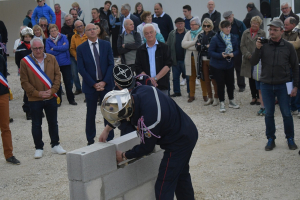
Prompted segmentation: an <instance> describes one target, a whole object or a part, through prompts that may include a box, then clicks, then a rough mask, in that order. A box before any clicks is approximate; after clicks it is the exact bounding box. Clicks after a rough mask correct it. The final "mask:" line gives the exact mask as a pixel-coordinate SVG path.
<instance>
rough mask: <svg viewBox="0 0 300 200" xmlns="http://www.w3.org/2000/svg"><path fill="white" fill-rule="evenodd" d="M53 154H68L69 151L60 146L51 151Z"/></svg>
mask: <svg viewBox="0 0 300 200" xmlns="http://www.w3.org/2000/svg"><path fill="white" fill-rule="evenodd" d="M51 152H52V153H57V154H59V155H62V154H66V153H67V151H66V150H64V149H63V148H62V147H61V146H60V145H56V146H54V147H53V148H52V150H51Z"/></svg>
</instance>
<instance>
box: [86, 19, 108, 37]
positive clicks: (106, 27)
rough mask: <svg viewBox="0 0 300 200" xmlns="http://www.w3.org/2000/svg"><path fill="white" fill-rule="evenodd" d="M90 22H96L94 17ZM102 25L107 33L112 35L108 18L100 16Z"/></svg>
mask: <svg viewBox="0 0 300 200" xmlns="http://www.w3.org/2000/svg"><path fill="white" fill-rule="evenodd" d="M90 23H92V24H95V22H94V20H93V19H92V21H91V22H90ZM100 25H101V26H102V27H103V28H104V29H105V31H106V33H107V35H110V32H109V26H108V21H107V20H106V19H102V18H101V17H100Z"/></svg>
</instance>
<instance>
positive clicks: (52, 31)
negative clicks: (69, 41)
mask: <svg viewBox="0 0 300 200" xmlns="http://www.w3.org/2000/svg"><path fill="white" fill-rule="evenodd" d="M57 31H58V30H56V29H54V30H51V31H50V33H54V32H57Z"/></svg>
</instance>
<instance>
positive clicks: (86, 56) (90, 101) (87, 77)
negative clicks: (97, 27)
mask: <svg viewBox="0 0 300 200" xmlns="http://www.w3.org/2000/svg"><path fill="white" fill-rule="evenodd" d="M98 44H99V56H100V68H101V72H102V77H103V78H102V80H100V81H104V82H105V83H106V85H105V89H104V91H96V89H95V88H94V84H96V83H97V82H99V81H97V77H96V64H95V61H94V57H93V54H92V52H91V48H90V46H89V43H88V41H86V42H84V43H82V44H81V45H79V46H78V47H77V50H76V52H77V65H78V69H79V73H80V75H81V76H82V79H83V81H82V92H83V93H85V98H86V106H87V114H86V127H85V130H86V137H87V140H88V144H93V143H94V138H95V136H96V124H95V118H96V111H97V100H98V97H100V102H102V99H103V97H104V96H105V95H106V93H107V92H109V91H111V90H112V89H113V88H114V86H115V84H114V79H113V67H114V58H113V53H112V49H111V46H110V43H109V42H107V41H104V40H99V39H98ZM104 124H105V125H106V124H107V121H106V120H104ZM113 137H114V132H113V131H111V132H110V133H109V136H108V138H107V140H111V139H113Z"/></svg>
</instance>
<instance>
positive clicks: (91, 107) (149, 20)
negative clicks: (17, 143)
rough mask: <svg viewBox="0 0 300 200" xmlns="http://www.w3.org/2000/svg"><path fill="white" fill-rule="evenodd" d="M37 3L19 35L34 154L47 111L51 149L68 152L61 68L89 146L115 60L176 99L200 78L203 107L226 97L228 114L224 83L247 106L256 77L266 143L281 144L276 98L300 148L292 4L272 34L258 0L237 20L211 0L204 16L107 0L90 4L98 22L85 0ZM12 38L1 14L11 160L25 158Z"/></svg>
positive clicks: (0, 118) (254, 94) (297, 41)
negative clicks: (17, 135)
mask: <svg viewBox="0 0 300 200" xmlns="http://www.w3.org/2000/svg"><path fill="white" fill-rule="evenodd" d="M37 4H38V5H37V7H36V8H35V9H33V10H29V11H28V12H27V14H26V17H25V19H24V20H23V25H22V26H21V27H20V38H19V39H17V40H16V41H15V43H14V53H15V63H16V65H17V67H18V75H19V76H20V80H21V87H22V89H23V90H24V96H23V105H22V108H23V111H24V112H25V115H26V119H27V120H32V135H33V139H34V144H35V148H36V152H35V154H34V158H41V157H42V155H43V146H44V143H43V141H42V130H41V123H42V118H43V117H45V116H46V119H47V122H48V126H49V134H50V137H51V146H52V152H53V153H58V154H65V153H66V151H65V150H64V149H63V148H62V146H61V145H60V144H59V135H58V125H57V109H58V107H60V106H61V105H62V97H63V94H64V92H63V88H62V86H61V76H62V78H63V83H64V86H65V89H64V90H65V93H66V97H67V100H68V102H69V104H70V105H72V106H76V105H77V102H76V101H75V97H76V95H80V94H81V93H84V94H85V102H86V105H87V114H86V138H87V144H88V145H91V144H93V143H94V142H95V141H94V138H95V136H96V125H95V116H96V110H97V105H98V104H101V102H102V100H103V98H104V96H105V95H106V94H107V93H108V92H110V91H111V90H113V88H114V87H115V82H114V81H115V80H114V76H113V73H114V72H113V68H114V66H115V64H116V63H117V64H118V63H121V64H124V65H126V66H128V67H129V68H130V70H131V71H132V72H133V73H134V74H135V75H139V74H143V75H147V76H149V80H150V81H151V84H152V85H153V86H155V87H156V88H157V89H158V90H160V91H161V92H162V93H164V94H165V95H166V96H169V97H168V98H170V97H172V98H176V97H179V96H182V94H181V89H180V86H182V85H186V87H187V93H188V94H187V95H188V100H187V102H188V103H192V102H194V101H195V100H196V98H195V93H196V85H200V86H201V93H202V96H203V100H204V104H203V105H204V106H209V105H212V106H218V105H219V111H220V112H221V113H224V112H226V106H225V88H226V91H227V95H228V100H229V101H228V107H229V108H234V109H238V108H240V106H239V104H238V103H237V101H236V100H235V98H234V90H235V89H236V90H237V91H238V92H244V91H245V88H246V82H245V78H248V79H249V87H250V90H251V97H249V99H250V98H251V101H250V104H251V105H260V108H259V110H258V112H257V115H259V116H265V123H266V136H267V139H268V143H267V145H266V146H265V150H267V151H269V150H272V149H273V148H274V147H275V139H276V136H275V131H276V129H275V122H274V106H275V104H279V106H280V109H281V113H282V116H283V119H284V120H283V121H284V127H285V134H286V138H287V142H288V146H289V148H290V149H292V150H294V149H297V145H296V144H295V142H294V125H293V117H292V115H298V118H300V113H299V112H300V92H299V91H298V81H299V59H300V33H299V27H298V29H297V26H298V24H299V17H298V16H297V15H295V14H294V13H293V12H292V10H291V5H290V4H289V3H287V2H285V3H282V5H281V10H282V14H281V16H280V17H279V19H274V20H273V21H271V23H269V24H267V26H269V29H268V31H269V35H270V37H269V38H266V33H265V31H264V30H263V29H262V28H263V20H262V19H263V16H262V14H261V13H260V12H259V11H258V10H257V9H256V7H255V5H254V3H248V4H247V5H246V9H247V14H246V17H245V19H244V20H243V21H242V20H238V19H236V18H235V16H234V12H233V11H226V12H224V13H223V14H221V13H220V12H218V11H217V10H216V9H215V7H216V5H215V3H214V1H212V0H209V1H208V3H207V8H208V11H207V12H206V13H204V14H203V15H202V17H201V18H200V17H198V16H194V15H192V8H191V6H189V5H185V6H183V7H182V10H183V16H184V17H180V16H178V18H176V19H175V20H174V21H173V19H172V18H171V17H170V15H168V14H167V13H165V12H164V11H163V5H162V4H161V3H156V4H155V5H154V13H151V11H146V10H144V7H143V4H142V3H141V2H138V3H136V5H135V7H134V13H131V6H130V5H129V4H123V5H121V6H120V9H119V7H118V6H117V5H115V4H114V5H112V2H111V1H105V3H104V6H103V7H101V8H99V9H98V8H92V9H91V11H90V14H91V16H92V21H91V22H86V21H85V20H86V15H87V13H88V11H83V10H82V9H81V7H80V5H79V4H78V3H77V2H74V3H73V4H72V5H71V8H70V10H69V11H68V12H64V11H62V10H61V7H60V5H59V4H55V5H54V8H53V9H52V8H50V7H49V6H48V5H47V4H46V3H45V0H37ZM222 17H223V19H222ZM173 24H175V29H174V27H173ZM7 41H8V39H7V30H6V28H5V24H4V23H3V22H2V21H0V50H1V55H0V72H1V73H0V108H1V110H2V108H3V110H5V112H3V113H4V115H0V128H1V132H2V139H3V148H4V154H5V158H6V160H7V161H8V162H10V163H13V164H20V162H19V161H18V160H17V159H16V158H15V157H14V156H13V154H12V141H11V133H10V130H9V121H10V118H9V112H8V107H9V104H8V101H9V98H8V97H9V95H8V94H9V92H10V91H9V86H8V83H7V75H9V73H8V72H7V64H6V60H7V58H6V43H7ZM171 70H172V76H173V77H172V78H173V94H170V93H171V91H170V88H171V87H170V71H171ZM119 73H125V71H124V70H122V71H120V72H119ZM234 73H236V80H237V83H236V84H237V86H238V88H235V81H234V77H235V75H234ZM79 75H80V76H81V77H82V81H81V78H80V76H79ZM180 76H182V81H180V79H181V78H180ZM198 80H199V81H198ZM73 84H74V86H75V91H74V92H73ZM44 113H45V114H44ZM107 124H109V123H108V121H106V119H105V125H107ZM113 137H114V131H113V130H110V131H109V134H108V136H107V140H111V139H113Z"/></svg>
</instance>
